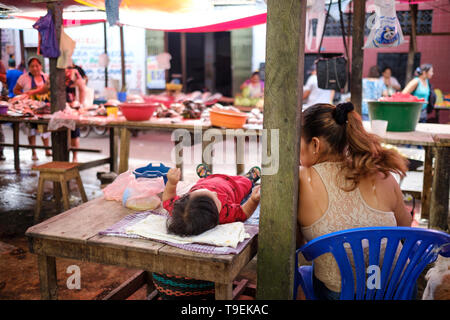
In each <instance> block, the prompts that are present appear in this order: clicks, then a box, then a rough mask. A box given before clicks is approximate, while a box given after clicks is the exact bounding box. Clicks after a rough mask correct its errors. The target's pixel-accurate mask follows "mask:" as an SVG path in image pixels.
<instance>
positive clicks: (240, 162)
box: [234, 136, 245, 176]
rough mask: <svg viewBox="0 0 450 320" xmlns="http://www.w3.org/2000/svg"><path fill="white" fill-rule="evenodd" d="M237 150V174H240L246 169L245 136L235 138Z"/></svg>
mask: <svg viewBox="0 0 450 320" xmlns="http://www.w3.org/2000/svg"><path fill="white" fill-rule="evenodd" d="M234 145H235V152H236V175H237V176H240V175H242V174H243V173H244V170H245V164H244V161H245V136H244V137H235V138H234Z"/></svg>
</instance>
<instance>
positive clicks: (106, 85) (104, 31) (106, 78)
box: [103, 21, 112, 171]
mask: <svg viewBox="0 0 450 320" xmlns="http://www.w3.org/2000/svg"><path fill="white" fill-rule="evenodd" d="M103 39H104V42H105V49H104V52H105V54H108V35H107V33H106V21H105V22H103ZM106 87H108V66H106V67H105V88H106ZM111 171H112V170H111Z"/></svg>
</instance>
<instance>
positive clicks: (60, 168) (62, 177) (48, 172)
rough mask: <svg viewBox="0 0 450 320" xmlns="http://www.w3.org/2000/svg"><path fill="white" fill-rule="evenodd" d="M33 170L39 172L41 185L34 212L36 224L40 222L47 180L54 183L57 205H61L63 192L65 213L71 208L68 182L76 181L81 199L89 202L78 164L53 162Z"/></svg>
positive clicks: (39, 185)
mask: <svg viewBox="0 0 450 320" xmlns="http://www.w3.org/2000/svg"><path fill="white" fill-rule="evenodd" d="M32 170H35V171H39V184H38V191H37V201H36V207H35V210H34V223H38V222H39V220H40V213H41V209H42V197H43V195H44V182H45V180H48V181H53V192H54V196H55V200H56V201H57V203H59V200H60V199H61V193H60V190H61V192H62V200H63V205H64V211H67V210H69V207H70V205H69V188H68V182H70V180H72V179H75V180H76V182H77V185H78V190H79V191H80V194H81V199H82V200H83V202H87V201H88V200H87V196H86V193H85V191H84V187H83V183H82V181H81V177H80V173H79V171H78V163H73V162H64V161H53V162H48V163H45V164H42V165H39V166H35V167H33V168H32ZM59 188H61V189H59ZM58 205H59V204H58Z"/></svg>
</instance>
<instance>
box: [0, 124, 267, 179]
mask: <svg viewBox="0 0 450 320" xmlns="http://www.w3.org/2000/svg"><path fill="white" fill-rule="evenodd" d="M49 117H50V115H46V116H45V117H40V118H38V117H31V118H18V117H11V116H0V123H2V122H3V123H7V122H11V123H13V132H14V134H13V144H3V145H4V146H12V147H13V148H14V168H15V170H16V171H17V172H19V171H20V159H19V148H22V147H24V148H28V147H29V146H28V145H21V144H20V143H19V124H20V123H34V124H40V125H48V123H49V121H50V120H49ZM75 122H76V125H77V126H78V127H80V126H104V127H106V128H108V129H109V157H106V158H102V159H99V160H94V161H90V162H86V163H82V164H80V166H79V170H85V169H89V168H92V167H95V166H99V165H103V164H105V163H109V165H110V171H113V172H117V173H122V172H125V171H127V170H128V158H129V153H130V136H131V132H130V130H133V129H137V130H162V131H170V132H174V131H175V130H177V129H184V130H187V131H188V132H189V133H190V134H191V135H192V134H194V133H196V132H201V134H202V137H203V136H204V135H203V134H204V133H205V131H206V130H208V129H212V128H213V127H212V126H211V124H210V123H209V122H202V121H200V120H185V121H183V120H180V119H178V118H175V119H174V118H152V119H150V120H148V121H127V120H126V119H125V118H124V117H118V118H116V119H114V118H107V117H81V118H80V119H78V120H76V121H75ZM214 129H215V130H216V132H218V133H219V134H220V135H222V137H226V136H227V135H229V134H230V130H226V129H218V128H214ZM261 129H262V128H261ZM255 134H256V135H258V136H259V135H261V130H240V131H239V130H238V131H236V132H235V133H234V136H235V141H236V143H235V148H236V168H237V174H242V173H243V170H244V164H243V156H244V144H245V139H239V138H240V137H245V136H252V135H255ZM119 137H120V148H119ZM173 142H174V146H177V144H178V143H183V144H184V145H187V142H186V141H183V140H181V141H178V140H177V141H173ZM201 142H202V162H204V163H207V164H209V165H211V166H212V159H211V157H212V155H211V157H205V152H204V151H205V149H206V147H207V146H208V145H209V144H210V143H211V141H208V140H205V139H202V141H201ZM214 142H215V141H212V143H214ZM189 143H190V142H189ZM69 145H70V144H69ZM37 148H44V147H42V146H38V147H37ZM77 150H80V151H83V150H84V149H77ZM238 151H239V152H238ZM182 157H183V153H182V150H180V152H179V153H178V154H176V165H177V167H179V168H181V169H182V168H183V159H182ZM118 158H119V160H118Z"/></svg>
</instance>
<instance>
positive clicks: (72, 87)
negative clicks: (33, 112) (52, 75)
mask: <svg viewBox="0 0 450 320" xmlns="http://www.w3.org/2000/svg"><path fill="white" fill-rule="evenodd" d="M65 83H66V101H67V103H68V104H69V105H70V107H71V108H74V109H78V108H80V107H81V106H82V102H83V101H84V98H85V96H86V82H85V80H84V79H83V77H82V76H81V74H80V73H79V72H78V69H76V68H74V67H73V66H71V67H68V68H66V79H65ZM77 89H78V100H77ZM70 145H71V147H73V148H79V147H80V128H76V129H75V130H73V131H70ZM77 155H78V152H76V151H73V159H72V161H73V162H78V156H77Z"/></svg>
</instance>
